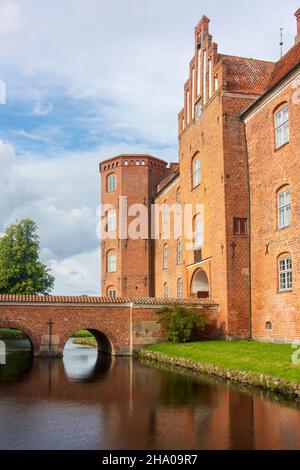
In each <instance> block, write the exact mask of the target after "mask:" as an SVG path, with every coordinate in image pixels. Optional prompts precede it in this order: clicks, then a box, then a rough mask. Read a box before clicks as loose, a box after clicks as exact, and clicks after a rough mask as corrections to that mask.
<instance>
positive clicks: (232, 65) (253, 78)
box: [221, 55, 275, 95]
mask: <svg viewBox="0 0 300 470" xmlns="http://www.w3.org/2000/svg"><path fill="white" fill-rule="evenodd" d="M221 57H222V59H221V60H222V62H223V64H225V66H226V71H227V90H228V91H229V92H231V93H245V94H253V95H261V94H262V93H264V91H265V89H266V86H267V84H268V83H269V81H270V78H271V76H272V73H273V71H274V67H275V64H274V62H266V61H264V60H255V59H247V58H245V57H236V56H227V55H222V56H221Z"/></svg>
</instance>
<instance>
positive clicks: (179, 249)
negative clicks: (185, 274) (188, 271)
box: [177, 240, 182, 264]
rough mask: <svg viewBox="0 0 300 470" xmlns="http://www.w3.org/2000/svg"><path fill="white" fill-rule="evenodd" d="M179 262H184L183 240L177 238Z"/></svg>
mask: <svg viewBox="0 0 300 470" xmlns="http://www.w3.org/2000/svg"><path fill="white" fill-rule="evenodd" d="M177 264H182V241H181V240H177Z"/></svg>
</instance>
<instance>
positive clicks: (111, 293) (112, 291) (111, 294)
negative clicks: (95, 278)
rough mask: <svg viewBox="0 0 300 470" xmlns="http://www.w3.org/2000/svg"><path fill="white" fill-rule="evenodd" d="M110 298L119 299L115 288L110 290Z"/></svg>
mask: <svg viewBox="0 0 300 470" xmlns="http://www.w3.org/2000/svg"><path fill="white" fill-rule="evenodd" d="M108 297H110V298H112V299H115V298H116V297H117V291H116V290H115V289H113V288H109V289H108Z"/></svg>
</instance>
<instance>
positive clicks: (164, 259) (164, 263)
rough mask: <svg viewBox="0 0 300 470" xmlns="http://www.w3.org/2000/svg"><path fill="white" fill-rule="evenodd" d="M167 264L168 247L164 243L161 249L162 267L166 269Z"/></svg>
mask: <svg viewBox="0 0 300 470" xmlns="http://www.w3.org/2000/svg"><path fill="white" fill-rule="evenodd" d="M168 266H169V248H168V245H165V246H164V249H163V269H168Z"/></svg>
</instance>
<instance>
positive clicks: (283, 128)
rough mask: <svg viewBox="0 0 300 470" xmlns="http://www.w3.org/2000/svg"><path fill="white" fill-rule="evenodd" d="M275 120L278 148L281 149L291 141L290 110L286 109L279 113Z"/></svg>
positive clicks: (286, 107)
mask: <svg viewBox="0 0 300 470" xmlns="http://www.w3.org/2000/svg"><path fill="white" fill-rule="evenodd" d="M274 120H275V137H276V148H279V147H281V146H282V145H284V144H286V143H288V142H289V140H290V131H289V108H288V106H285V108H283V109H281V110H280V111H278V113H276V114H275V116H274Z"/></svg>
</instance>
